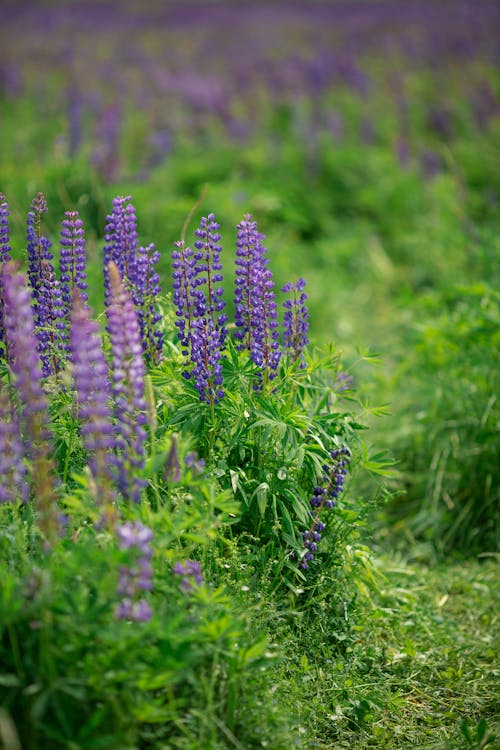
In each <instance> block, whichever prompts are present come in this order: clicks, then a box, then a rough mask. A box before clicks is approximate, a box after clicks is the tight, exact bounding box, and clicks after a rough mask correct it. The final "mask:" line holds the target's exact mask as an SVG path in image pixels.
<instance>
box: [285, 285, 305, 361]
mask: <svg viewBox="0 0 500 750" xmlns="http://www.w3.org/2000/svg"><path fill="white" fill-rule="evenodd" d="M305 286H306V282H305V280H304V279H299V280H298V281H297V282H296V283H295V284H293V283H292V282H289V283H288V284H285V286H284V287H283V289H282V291H283V292H288V293H291V295H292V297H291V299H287V300H285V302H284V303H283V307H284V308H285V315H284V318H283V347H284V349H285V350H287V351H288V352H289V354H290V357H291V358H292V360H293V361H296V360H299V359H302V358H303V351H304V349H305V347H306V346H307V345H308V343H309V338H308V336H307V334H308V331H309V310H308V309H307V306H306V304H305V302H306V299H307V294H306V293H305V292H304V288H305Z"/></svg>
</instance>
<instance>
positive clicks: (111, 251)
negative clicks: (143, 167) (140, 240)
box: [104, 195, 137, 305]
mask: <svg viewBox="0 0 500 750" xmlns="http://www.w3.org/2000/svg"><path fill="white" fill-rule="evenodd" d="M130 199H131V198H130V195H126V196H125V197H122V196H117V197H116V198H114V200H113V210H112V212H111V214H109V215H108V216H107V224H106V228H105V230H104V239H105V242H106V244H105V245H104V300H105V302H106V305H108V304H109V303H110V294H111V290H110V280H109V263H110V262H111V261H112V262H113V263H115V264H116V267H117V269H118V273H119V274H120V279H121V280H122V283H123V284H124V285H125V286H127V285H128V284H129V282H130V280H131V270H132V268H133V267H134V264H135V259H136V254H137V219H136V215H135V208H134V206H133V204H132V203H130Z"/></svg>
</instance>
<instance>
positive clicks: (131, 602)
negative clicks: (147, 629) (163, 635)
mask: <svg viewBox="0 0 500 750" xmlns="http://www.w3.org/2000/svg"><path fill="white" fill-rule="evenodd" d="M116 534H117V536H118V547H119V549H120V550H122V551H131V552H132V556H133V560H132V561H131V563H130V564H128V565H122V566H121V567H120V569H119V573H120V576H119V581H118V586H117V590H116V593H117V595H118V596H119V597H122V599H121V602H120V603H119V604H118V606H117V608H116V610H115V617H116V618H117V619H119V620H124V619H126V620H134V621H135V622H147V621H148V620H150V619H151V617H152V614H153V612H152V610H151V607H150V606H149V604H148V602H147V601H146V600H145V599H140V598H138V597H140V596H141V595H142V593H143V592H144V591H151V590H152V588H153V584H152V576H153V569H152V566H151V557H152V555H153V552H152V549H151V544H150V542H151V540H152V538H153V532H152V531H151V529H150V528H149V527H148V526H144V524H142V523H140V522H139V521H135V522H127V523H124V524H121V525H118V526H116Z"/></svg>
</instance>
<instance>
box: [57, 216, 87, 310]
mask: <svg viewBox="0 0 500 750" xmlns="http://www.w3.org/2000/svg"><path fill="white" fill-rule="evenodd" d="M60 245H61V253H60V256H59V280H60V284H61V301H62V305H63V310H64V318H65V321H66V323H68V322H69V319H70V316H71V306H72V300H73V293H74V292H75V291H76V290H78V294H79V298H80V299H81V300H83V301H86V300H87V298H88V297H87V267H86V255H85V233H84V230H83V221H82V220H81V219H80V218H79V216H78V211H66V212H65V214H64V219H63V221H62V224H61V240H60Z"/></svg>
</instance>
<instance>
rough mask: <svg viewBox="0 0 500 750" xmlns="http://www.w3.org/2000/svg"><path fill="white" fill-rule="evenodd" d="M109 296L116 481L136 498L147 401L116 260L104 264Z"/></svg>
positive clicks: (136, 332) (135, 326)
mask: <svg viewBox="0 0 500 750" xmlns="http://www.w3.org/2000/svg"><path fill="white" fill-rule="evenodd" d="M108 275H109V284H110V299H109V305H108V308H107V316H108V331H109V337H110V342H111V356H112V368H111V370H112V376H111V391H112V395H113V399H114V404H115V417H116V421H117V438H116V444H117V449H118V457H117V458H118V472H119V476H118V484H119V488H120V490H121V492H122V493H123V494H124V496H125V497H126V498H128V499H130V500H134V501H135V502H139V501H140V492H141V488H142V487H144V486H145V482H144V481H143V480H142V479H141V478H140V477H139V476H137V474H138V473H140V472H141V470H142V469H143V468H144V458H145V457H144V443H145V441H146V429H145V427H144V425H145V423H146V422H147V416H146V412H147V405H146V398H145V386H144V378H145V375H146V368H145V365H144V359H143V356H142V344H141V332H140V329H139V323H138V320H137V315H136V313H135V310H134V305H133V302H132V300H131V298H130V294H129V293H128V292H127V291H126V289H125V287H124V286H123V283H122V281H121V278H120V273H119V271H118V268H117V266H116V264H115V263H114V262H113V261H111V262H110V263H109V267H108Z"/></svg>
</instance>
